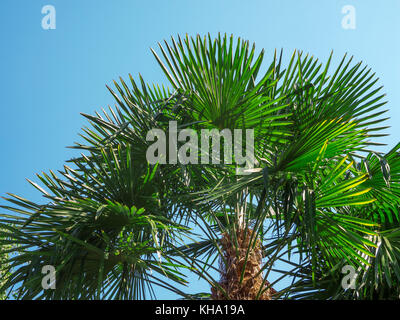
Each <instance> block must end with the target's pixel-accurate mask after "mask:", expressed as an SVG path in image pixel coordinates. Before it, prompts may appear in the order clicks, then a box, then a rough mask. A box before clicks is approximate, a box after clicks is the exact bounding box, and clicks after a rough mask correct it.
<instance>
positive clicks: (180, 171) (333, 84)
mask: <svg viewBox="0 0 400 320" xmlns="http://www.w3.org/2000/svg"><path fill="white" fill-rule="evenodd" d="M159 49H160V52H161V54H157V53H156V52H155V51H153V53H154V56H155V57H156V60H157V61H158V63H159V65H160V66H161V69H162V70H163V72H164V73H165V75H166V77H167V79H168V82H169V87H165V86H158V85H152V86H150V85H148V84H146V82H145V81H144V80H143V78H142V77H141V76H140V77H139V79H140V84H138V83H137V82H135V80H134V79H133V77H132V76H130V79H129V80H130V84H129V85H128V84H127V83H126V82H125V81H124V80H122V79H120V83H117V82H114V84H115V87H116V92H115V91H114V90H112V89H111V88H108V89H109V91H110V93H111V94H112V95H113V96H114V98H115V100H116V105H115V107H114V108H111V107H110V108H109V110H108V111H105V110H103V114H100V113H96V114H95V115H86V114H84V117H86V118H87V120H88V121H89V123H90V127H85V128H83V133H82V134H81V137H82V138H83V140H84V142H82V143H75V145H74V146H73V148H75V149H78V150H80V151H81V152H82V154H81V155H79V156H78V157H76V158H73V159H70V160H69V161H68V162H67V164H66V165H65V166H64V168H63V170H61V171H59V172H58V174H56V173H54V172H53V171H50V172H49V173H44V172H43V173H42V174H40V175H37V177H38V178H39V180H40V181H41V183H42V186H40V185H39V184H37V183H35V182H33V181H30V180H29V182H30V183H31V184H32V185H33V186H34V187H35V188H36V189H38V190H39V191H40V192H41V193H42V194H43V196H44V198H45V201H44V203H43V204H39V203H34V202H32V201H29V200H27V199H24V198H22V197H20V196H17V195H14V194H9V197H7V198H6V200H7V201H8V202H10V203H11V204H10V206H3V209H5V213H2V214H1V215H0V228H1V230H2V231H0V236H2V238H1V239H8V240H7V241H5V240H0V245H2V246H3V245H5V244H19V247H18V248H17V249H16V250H15V253H16V255H15V256H14V257H13V258H9V259H8V260H7V261H8V263H9V265H10V268H9V271H10V274H9V276H7V277H6V282H5V284H4V286H3V289H4V290H10V289H11V288H14V289H15V290H16V292H17V294H18V296H17V298H21V299H145V298H147V297H151V298H152V297H154V296H155V291H154V286H161V287H163V288H166V289H168V290H171V291H172V292H174V293H176V294H178V295H180V296H182V297H183V298H185V299H204V298H205V299H261V300H269V299H304V298H306V299H376V298H382V299H394V298H395V299H398V298H399V293H400V292H399V291H400V289H399V288H400V286H399V284H400V269H399V261H400V225H399V221H400V220H399V203H400V193H399V191H400V185H399V181H400V161H399V148H400V144H398V145H396V146H395V147H394V148H393V149H392V150H390V151H389V152H388V153H386V154H383V153H382V152H377V151H372V150H371V149H373V147H374V146H377V145H381V143H378V138H379V137H383V136H385V135H386V134H385V133H384V132H385V129H386V128H387V127H385V126H382V125H381V123H382V122H384V121H385V120H386V119H387V118H384V117H383V114H384V113H385V112H386V110H382V106H383V105H384V104H385V103H386V102H385V101H383V98H384V95H383V94H381V93H380V90H381V88H382V87H377V85H376V84H377V81H378V79H377V78H376V77H375V74H371V70H370V69H368V68H367V67H363V66H362V64H361V63H356V64H352V58H347V57H346V56H345V57H344V58H343V59H342V60H341V61H340V62H339V64H338V66H337V67H336V68H335V69H334V71H333V72H332V73H330V71H329V68H330V65H331V60H332V54H331V56H330V57H329V59H328V61H327V63H326V64H322V63H319V62H318V60H317V59H315V58H314V57H312V56H309V55H305V54H303V53H302V52H300V51H295V52H294V53H293V55H292V56H291V57H290V58H289V59H288V61H287V63H288V64H287V67H286V68H285V69H284V68H283V64H284V62H283V60H284V58H283V53H282V52H280V54H277V53H276V52H275V54H274V56H273V59H272V62H271V63H270V64H268V65H266V66H264V65H263V64H262V62H263V58H264V51H261V52H259V53H257V52H256V49H255V46H254V45H253V46H252V47H251V46H250V45H249V42H248V41H243V40H241V39H237V41H236V40H235V41H234V39H233V37H227V36H226V35H225V36H221V35H218V37H217V38H216V39H212V38H211V36H210V35H208V36H207V37H204V38H202V37H200V36H197V37H195V38H189V37H188V36H186V37H185V38H184V39H183V40H182V39H181V38H180V37H178V39H177V40H175V39H173V38H172V39H171V42H170V43H168V42H165V43H164V46H162V45H161V44H159ZM171 122H173V123H176V125H177V131H178V132H182V130H183V129H191V130H193V132H195V133H197V134H198V136H200V135H201V133H202V132H203V131H202V130H213V129H214V130H215V129H216V130H224V129H229V130H230V132H236V131H235V130H237V129H241V130H242V132H245V130H251V132H253V134H254V145H253V146H250V147H253V151H254V158H255V159H254V165H255V167H254V168H252V169H248V168H247V171H246V172H245V173H246V174H244V175H238V174H237V169H238V168H237V162H235V161H232V162H231V163H226V162H225V163H219V162H218V161H217V160H219V158H218V157H216V156H213V155H211V157H212V160H215V161H212V162H211V163H209V164H204V163H201V164H196V163H189V164H182V163H180V162H179V161H175V162H174V161H172V162H169V163H161V162H159V163H151V162H149V161H148V158H147V157H146V152H147V151H148V150H149V147H150V146H151V145H152V144H153V142H152V141H148V140H149V139H148V136H147V133H148V132H149V131H150V130H152V129H154V128H157V129H160V130H161V131H162V132H166V135H167V136H168V139H167V146H166V148H165V149H166V152H165V153H163V152H160V151H159V154H158V155H159V156H160V155H161V156H165V157H167V159H170V158H171V155H173V153H174V152H175V151H174V150H176V149H177V148H181V147H184V146H185V145H186V144H185V142H186V141H178V142H177V145H175V144H174V143H173V142H171V141H172V140H170V139H169V137H170V136H171V135H172V132H170V131H168V130H169V125H170V123H171ZM207 139H208V138H207ZM243 140H245V139H243ZM215 142H216V141H214V146H216V147H215V150H216V151H220V154H223V155H224V156H225V154H228V155H229V153H227V151H226V150H225V149H224V145H223V144H220V146H219V148H218V146H217V144H216V143H215ZM224 142H226V140H224ZM244 143H245V146H246V147H247V146H248V145H250V144H251V143H250V142H248V141H247V140H246V141H244ZM247 144H248V145H247ZM186 146H187V145H186ZM184 150H186V152H189V153H190V152H191V149H190V148H189V149H184ZM217 153H218V152H217ZM210 154H212V153H211V152H210V150H208V149H204V148H203V149H200V150H199V151H198V154H197V156H198V159H200V158H201V157H202V156H207V157H208V156H210ZM221 158H222V157H221ZM236 158H237V155H236V154H235V159H234V160H238V159H236ZM44 265H52V266H54V267H55V269H56V289H55V290H51V289H47V290H44V289H43V287H42V281H43V274H42V272H41V271H42V267H43V266H44ZM343 267H350V268H352V270H354V272H355V277H354V283H355V286H354V287H351V288H349V287H348V286H344V285H343V276H344V274H343V273H342V271H343V270H344V269H343ZM187 271H189V272H192V273H194V274H196V275H198V276H199V277H201V278H202V279H204V280H205V281H207V282H208V283H209V284H210V288H211V289H210V292H208V293H196V294H193V293H188V292H185V291H183V290H181V289H179V288H180V287H181V285H187V277H186V275H187ZM216 273H218V274H219V275H220V279H217V278H216V277H215V274H216ZM272 273H275V274H278V275H279V276H278V277H277V279H276V280H274V281H271V282H269V281H268V280H270V279H271V274H272ZM283 279H290V280H291V281H290V284H288V285H286V286H285V287H284V288H282V289H280V290H277V289H276V288H277V285H278V284H279V283H280V281H282V280H283ZM286 283H287V282H286Z"/></svg>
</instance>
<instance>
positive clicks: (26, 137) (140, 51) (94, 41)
mask: <svg viewBox="0 0 400 320" xmlns="http://www.w3.org/2000/svg"><path fill="white" fill-rule="evenodd" d="M44 5H53V6H54V7H55V9H56V29H55V30H43V29H42V26H41V20H42V18H43V16H44V15H43V14H42V13H41V10H42V7H43V6H44ZM345 5H352V6H354V8H355V9H356V28H355V29H343V28H342V24H341V21H342V18H343V16H344V14H342V7H343V6H345ZM399 12H400V1H398V0H385V1H381V2H377V1H370V0H363V1H361V0H346V1H333V0H330V1H320V0H301V1H294V0H280V1H272V0H263V1H262V0H248V1H238V0H202V1H200V0H192V1H184V0H162V1H161V0H153V1H136V0H130V1H128V0H113V1H106V0H79V1H78V0H68V1H67V0H46V1H41V0H2V1H1V4H0V43H1V50H0V65H1V68H0V70H1V86H0V93H1V126H0V150H1V155H2V156H1V158H0V195H4V194H5V193H6V192H12V193H15V194H19V195H22V196H24V197H26V198H29V199H33V200H39V195H38V193H37V192H35V190H34V188H32V187H31V186H30V185H29V184H28V183H27V182H26V181H25V178H31V179H32V178H33V179H34V174H35V173H36V172H40V171H42V170H43V171H47V170H48V169H55V170H57V169H59V168H61V167H62V165H63V163H64V160H66V159H68V158H70V157H72V156H73V155H75V154H76V153H75V151H73V150H69V149H66V148H65V146H68V145H72V144H73V142H74V141H77V140H79V137H78V135H77V134H78V132H79V131H80V128H81V127H82V126H84V125H85V124H86V122H85V120H84V118H83V117H82V116H80V115H79V113H80V112H83V113H90V114H92V113H94V111H95V110H99V109H100V108H101V107H106V106H107V105H109V104H111V105H113V103H114V102H113V98H112V97H111V95H110V94H109V93H108V91H107V90H106V88H105V84H111V83H112V80H113V79H117V78H118V77H119V76H122V77H123V78H125V79H126V78H127V76H128V74H129V73H131V74H132V75H134V76H135V77H136V76H137V75H138V73H139V72H140V73H141V74H142V75H143V77H144V78H145V80H146V81H148V82H150V83H152V82H155V83H166V79H165V78H164V75H163V73H162V72H161V70H160V68H159V67H158V65H157V62H156V61H155V59H154V57H153V56H152V54H151V52H150V47H153V48H156V47H157V42H158V41H160V42H161V41H162V40H164V39H169V38H170V36H171V35H173V36H176V35H177V34H181V35H184V34H186V33H188V34H189V35H196V34H197V33H199V34H201V35H204V34H206V33H208V32H210V33H211V34H212V35H215V34H217V33H218V32H221V33H227V34H233V35H234V36H240V37H242V38H244V39H248V40H250V41H251V42H255V43H256V46H257V48H258V49H261V48H264V49H265V50H266V60H268V58H271V57H272V55H273V51H274V49H275V48H277V49H281V48H283V49H284V52H285V53H286V55H287V56H288V55H290V53H291V52H292V51H293V50H294V49H301V50H303V51H305V52H309V53H311V54H312V55H314V56H315V57H318V58H319V59H321V60H322V61H326V59H327V57H328V56H329V54H330V52H331V50H332V49H333V50H334V61H336V62H337V60H339V59H340V58H341V57H342V56H343V54H344V53H346V52H347V53H348V54H350V55H354V61H356V62H357V61H360V60H362V61H363V62H364V63H365V64H367V65H368V66H370V67H371V68H372V69H373V71H374V72H376V74H377V76H378V77H379V78H380V81H379V84H380V85H384V91H385V92H386V93H387V100H388V101H389V103H388V104H387V107H388V108H389V109H390V111H389V112H388V115H389V116H390V117H391V119H390V120H389V121H388V124H389V125H391V126H392V127H391V128H390V129H389V130H388V132H389V133H390V134H391V136H390V137H387V138H385V140H384V141H383V142H386V143H387V144H388V145H389V146H393V145H394V144H395V143H396V142H398V141H399V139H398V136H399V132H400V130H399V127H398V126H397V125H396V123H399V122H400V109H399V107H398V106H399V104H400V90H398V88H397V86H398V84H399V83H400V61H399V59H398V56H399V49H400V42H399V41H398V39H396V38H395V37H397V36H398V34H399V33H400V32H399V31H400V19H399V17H398V14H399ZM266 62H267V61H266ZM385 149H387V148H385ZM0 204H4V201H3V200H0ZM198 287H201V285H198ZM196 288H197V287H196ZM203 289H204V290H205V291H207V290H208V289H207V288H204V287H203ZM160 297H161V298H172V296H171V295H168V294H165V293H163V294H162V295H161V296H160Z"/></svg>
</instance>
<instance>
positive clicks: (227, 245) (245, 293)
mask: <svg viewBox="0 0 400 320" xmlns="http://www.w3.org/2000/svg"><path fill="white" fill-rule="evenodd" d="M251 235H252V230H250V229H247V230H246V231H245V229H242V230H239V231H238V232H236V237H237V244H236V241H235V239H234V238H233V237H232V236H230V235H229V234H228V233H224V234H223V235H222V238H221V246H222V250H223V255H224V259H225V261H226V263H224V259H221V260H220V270H221V280H220V282H219V285H220V286H221V288H222V289H223V290H224V291H225V292H226V295H225V294H224V293H223V291H222V290H221V289H219V288H217V287H214V288H212V289H211V298H212V299H213V300H256V299H258V300H271V299H272V295H273V294H274V293H276V291H275V290H274V289H273V288H268V286H269V282H268V281H265V283H264V284H263V281H264V278H263V274H262V272H260V270H261V267H262V248H261V242H260V240H259V239H257V238H256V239H254V238H252V236H251ZM250 241H251V242H252V244H253V245H254V246H253V249H251V250H250V251H249V253H248V258H247V263H245V261H246V254H247V251H248V248H249V246H250ZM254 242H255V243H254ZM243 268H244V274H243V280H242V282H240V279H241V276H242V270H243ZM261 286H262V287H263V290H262V291H263V292H262V293H261V294H260V295H259V292H260V288H261ZM264 289H265V290H264ZM258 295H259V296H258ZM257 296H258V298H257Z"/></svg>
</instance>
